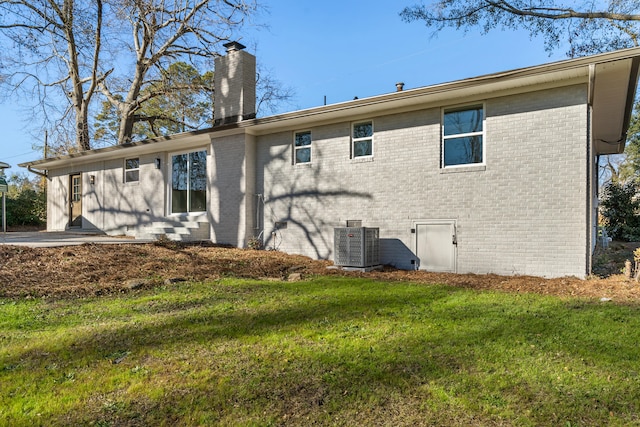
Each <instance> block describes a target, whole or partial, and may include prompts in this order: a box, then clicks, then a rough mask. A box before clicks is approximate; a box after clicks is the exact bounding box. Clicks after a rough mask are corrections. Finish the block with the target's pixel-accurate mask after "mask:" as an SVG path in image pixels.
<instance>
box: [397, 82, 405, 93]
mask: <svg viewBox="0 0 640 427" xmlns="http://www.w3.org/2000/svg"><path fill="white" fill-rule="evenodd" d="M402 89H404V83H403V82H398V83H396V90H397V91H398V92H401V91H402Z"/></svg>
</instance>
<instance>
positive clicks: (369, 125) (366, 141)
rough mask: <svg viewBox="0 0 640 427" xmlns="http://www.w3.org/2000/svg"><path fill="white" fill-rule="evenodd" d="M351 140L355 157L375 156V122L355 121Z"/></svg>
mask: <svg viewBox="0 0 640 427" xmlns="http://www.w3.org/2000/svg"><path fill="white" fill-rule="evenodd" d="M351 140H352V144H353V146H352V148H351V152H352V155H353V157H354V158H356V157H367V156H369V157H370V156H373V122H372V121H368V122H360V123H354V124H353V133H352V139H351Z"/></svg>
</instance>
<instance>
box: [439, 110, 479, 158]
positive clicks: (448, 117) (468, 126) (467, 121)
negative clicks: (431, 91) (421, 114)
mask: <svg viewBox="0 0 640 427" xmlns="http://www.w3.org/2000/svg"><path fill="white" fill-rule="evenodd" d="M442 127H443V129H442V165H443V166H444V167H447V166H458V165H468V164H474V163H484V149H483V146H484V109H483V107H482V106H474V107H465V108H459V109H455V110H445V111H444V120H443V124H442Z"/></svg>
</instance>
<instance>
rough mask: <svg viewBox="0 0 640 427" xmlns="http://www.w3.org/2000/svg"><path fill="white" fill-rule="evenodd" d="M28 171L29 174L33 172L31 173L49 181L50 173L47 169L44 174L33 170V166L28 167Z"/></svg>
mask: <svg viewBox="0 0 640 427" xmlns="http://www.w3.org/2000/svg"><path fill="white" fill-rule="evenodd" d="M27 170H28V171H29V172H31V173H34V174H36V175H40V176H41V177H43V178H47V179H49V171H47V170H46V169H45V171H44V172H40V171H37V170H35V169H33V168H32V167H31V165H28V166H27Z"/></svg>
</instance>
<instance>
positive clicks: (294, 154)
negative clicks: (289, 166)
mask: <svg viewBox="0 0 640 427" xmlns="http://www.w3.org/2000/svg"><path fill="white" fill-rule="evenodd" d="M299 133H308V134H309V135H310V137H311V143H310V144H309V145H303V146H300V147H297V146H296V135H297V134H299ZM292 145H293V164H294V165H299V166H303V165H310V164H311V163H313V132H311V129H306V130H297V131H295V132H293V143H292ZM303 148H308V149H309V152H310V155H309V161H308V162H298V156H297V152H298V150H299V149H303Z"/></svg>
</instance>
